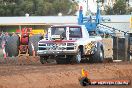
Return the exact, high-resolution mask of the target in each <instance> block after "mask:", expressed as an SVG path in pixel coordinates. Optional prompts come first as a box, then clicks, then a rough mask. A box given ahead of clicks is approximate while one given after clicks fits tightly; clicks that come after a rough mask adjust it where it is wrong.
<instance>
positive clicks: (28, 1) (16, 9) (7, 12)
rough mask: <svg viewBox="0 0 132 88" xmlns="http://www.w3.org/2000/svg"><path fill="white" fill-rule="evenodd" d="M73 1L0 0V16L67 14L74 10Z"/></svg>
mask: <svg viewBox="0 0 132 88" xmlns="http://www.w3.org/2000/svg"><path fill="white" fill-rule="evenodd" d="M74 5H75V3H73V2H71V1H70V0H0V16H24V15H25V14H26V13H28V14H30V16H45V15H57V14H58V13H59V12H61V13H62V14H63V15H67V14H68V12H69V10H71V14H72V15H73V12H75V10H76V9H75V6H74Z"/></svg>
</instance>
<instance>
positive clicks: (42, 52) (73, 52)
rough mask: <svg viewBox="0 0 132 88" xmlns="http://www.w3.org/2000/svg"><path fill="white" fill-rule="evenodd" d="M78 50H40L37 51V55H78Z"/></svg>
mask: <svg viewBox="0 0 132 88" xmlns="http://www.w3.org/2000/svg"><path fill="white" fill-rule="evenodd" d="M77 52H78V51H77V50H57V51H56V50H49V51H45V50H40V51H37V54H38V55H39V56H47V55H76V54H77Z"/></svg>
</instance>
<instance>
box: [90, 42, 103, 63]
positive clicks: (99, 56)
mask: <svg viewBox="0 0 132 88" xmlns="http://www.w3.org/2000/svg"><path fill="white" fill-rule="evenodd" d="M103 60H104V50H103V47H102V45H101V44H100V43H97V51H96V52H95V53H94V54H93V55H92V56H90V58H89V62H91V63H102V62H103Z"/></svg>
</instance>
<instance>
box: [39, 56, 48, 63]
mask: <svg viewBox="0 0 132 88" xmlns="http://www.w3.org/2000/svg"><path fill="white" fill-rule="evenodd" d="M40 62H41V64H45V63H47V59H46V58H45V57H41V56H40Z"/></svg>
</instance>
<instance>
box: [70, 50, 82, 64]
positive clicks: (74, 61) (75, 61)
mask: <svg viewBox="0 0 132 88" xmlns="http://www.w3.org/2000/svg"><path fill="white" fill-rule="evenodd" d="M72 62H73V63H80V62H81V51H80V49H79V50H78V52H77V54H76V55H75V56H73V60H72Z"/></svg>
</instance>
